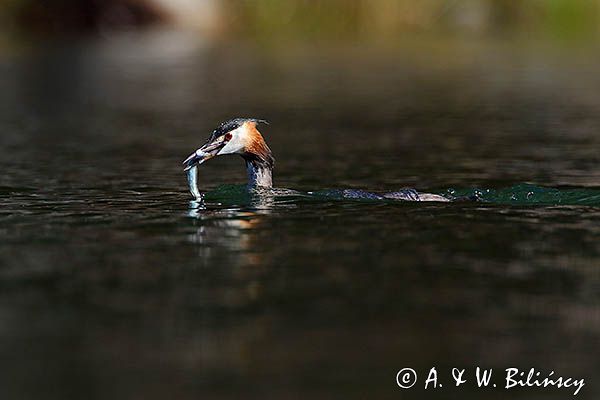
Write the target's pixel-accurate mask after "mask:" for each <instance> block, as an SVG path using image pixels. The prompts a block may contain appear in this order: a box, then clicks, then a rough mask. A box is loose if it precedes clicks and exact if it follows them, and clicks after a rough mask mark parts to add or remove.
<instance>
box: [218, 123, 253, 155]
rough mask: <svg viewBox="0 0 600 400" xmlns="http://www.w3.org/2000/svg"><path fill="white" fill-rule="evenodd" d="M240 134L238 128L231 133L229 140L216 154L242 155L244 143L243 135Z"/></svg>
mask: <svg viewBox="0 0 600 400" xmlns="http://www.w3.org/2000/svg"><path fill="white" fill-rule="evenodd" d="M242 133H243V132H240V129H239V128H238V129H236V130H234V131H231V134H232V137H231V140H229V142H227V144H226V145H225V146H224V147H223V148H222V149H221V151H219V153H218V154H233V153H243V151H244V149H245V148H246V142H245V141H244V135H243V134H242Z"/></svg>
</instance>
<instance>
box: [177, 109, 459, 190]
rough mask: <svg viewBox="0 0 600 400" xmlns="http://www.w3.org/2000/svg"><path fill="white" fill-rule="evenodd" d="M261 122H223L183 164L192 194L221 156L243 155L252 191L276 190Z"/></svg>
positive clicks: (272, 159)
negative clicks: (199, 175) (199, 176)
mask: <svg viewBox="0 0 600 400" xmlns="http://www.w3.org/2000/svg"><path fill="white" fill-rule="evenodd" d="M258 123H266V121H264V120H260V119H256V118H234V119H231V120H229V121H225V122H223V123H221V124H220V125H219V126H218V127H217V129H215V130H214V131H213V133H212V134H211V136H210V137H209V138H208V140H207V142H206V143H205V144H204V145H203V146H202V147H200V148H199V149H198V150H196V151H195V152H194V153H192V154H191V155H190V156H189V157H188V158H187V159H185V161H184V162H183V164H184V166H185V171H186V172H187V173H188V182H189V185H190V191H191V192H192V195H193V196H194V197H196V198H200V197H201V195H200V192H199V190H198V188H197V185H196V168H197V166H198V165H200V164H202V163H203V162H205V161H207V160H209V159H211V158H213V157H216V156H220V155H225V154H239V155H240V156H242V158H243V159H244V161H246V170H247V172H248V186H249V187H250V188H272V187H273V167H274V164H275V158H273V153H272V152H271V149H270V148H269V146H267V143H266V142H265V139H264V138H263V136H262V134H261V133H260V132H259V131H258V129H257V124H258ZM334 192H335V194H338V195H341V196H342V197H345V198H353V199H375V200H377V199H381V200H385V199H390V200H403V201H450V200H449V199H448V198H446V197H443V196H440V195H437V194H432V193H419V192H417V191H416V190H415V189H401V190H399V191H397V192H389V193H384V194H377V193H372V192H367V191H364V190H355V189H344V190H336V191H334Z"/></svg>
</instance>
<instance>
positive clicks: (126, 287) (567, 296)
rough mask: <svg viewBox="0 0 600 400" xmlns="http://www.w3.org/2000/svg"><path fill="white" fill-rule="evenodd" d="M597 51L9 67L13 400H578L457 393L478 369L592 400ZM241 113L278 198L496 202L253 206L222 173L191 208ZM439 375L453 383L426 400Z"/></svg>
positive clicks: (461, 50) (485, 46)
mask: <svg viewBox="0 0 600 400" xmlns="http://www.w3.org/2000/svg"><path fill="white" fill-rule="evenodd" d="M440 48H444V49H446V50H444V51H443V52H442V53H443V54H441V55H440V54H439V51H440ZM590 54H591V56H590ZM594 54H596V53H593V52H592V53H590V52H579V51H577V50H568V49H564V48H563V49H555V48H548V47H547V46H543V45H539V44H535V43H529V44H528V43H521V44H519V45H515V44H511V45H509V44H506V43H501V42H491V43H468V42H464V43H454V42H452V41H448V42H444V43H443V45H440V44H439V43H437V42H433V43H432V42H423V43H405V44H398V46H397V47H395V48H393V49H365V48H363V47H361V46H358V45H357V46H344V47H342V48H340V47H335V48H329V47H327V46H326V45H320V46H315V47H310V46H303V47H298V48H294V49H292V50H290V49H277V48H275V49H272V48H267V49H265V48H258V47H252V46H250V45H247V44H244V43H222V44H210V43H209V44H203V43H198V42H196V41H193V40H191V39H190V38H187V37H182V36H179V35H176V34H170V33H166V34H162V33H161V34H148V35H145V36H127V35H125V36H122V37H115V38H111V39H105V40H103V41H87V42H82V43H77V44H70V45H68V46H67V45H64V44H62V43H47V44H44V45H43V46H40V47H36V48H31V49H26V50H23V51H18V52H16V53H14V54H5V55H3V56H2V58H0V75H1V77H2V78H1V79H0V100H1V103H0V104H1V105H2V108H1V109H0V145H1V146H0V166H1V168H2V174H0V321H1V322H0V360H2V361H1V362H2V364H1V374H0V376H1V378H0V381H1V386H0V387H2V393H3V395H2V398H11V399H12V398H14V399H27V398H31V399H39V398H52V399H66V398H74V399H79V398H111V399H117V398H139V399H163V398H190V399H192V398H193V399H196V398H256V399H262V398H298V399H305V398H317V399H321V398H322V399H329V398H344V399H353V398H456V397H457V396H460V397H461V398H506V396H509V395H510V396H514V397H518V398H527V399H533V398H540V399H541V398H543V399H547V398H552V399H554V398H556V399H558V398H569V397H571V395H572V390H571V389H569V390H567V389H546V390H539V389H537V390H533V389H529V390H516V389H513V390H511V391H508V392H507V391H504V390H501V389H500V388H498V389H495V390H494V389H487V390H486V389H476V388H475V387H474V384H473V383H472V382H469V383H468V384H466V385H465V387H464V388H463V387H461V388H460V389H462V390H459V389H452V388H451V387H450V386H453V385H452V381H451V380H450V375H449V368H452V367H461V368H468V371H472V369H473V368H474V367H476V366H482V367H485V368H495V369H497V370H498V374H500V370H503V369H504V368H508V367H522V368H527V369H528V368H531V367H535V368H537V369H538V370H540V371H543V374H544V376H545V374H547V373H548V372H549V371H550V370H555V371H556V374H558V375H563V376H574V377H579V378H581V377H583V378H585V379H586V386H585V387H584V388H583V389H582V391H581V392H580V393H579V395H578V396H577V397H578V398H590V399H591V398H597V396H598V395H599V394H600V389H599V388H600V386H598V385H599V383H598V382H597V379H598V375H599V372H600V362H599V357H598V350H599V349H600V347H599V345H600V343H599V338H600V311H599V310H600V275H599V272H598V271H599V269H598V268H599V266H600V241H599V238H600V169H599V168H598V164H599V162H600V152H599V151H598V149H599V148H600V147H599V146H600V117H599V115H600V114H599V111H600V92H598V90H597V88H598V87H599V86H598V85H599V84H600V77H599V75H598V74H597V70H598V67H600V58H598V57H597V56H594ZM449 55H451V57H449ZM440 57H441V58H440ZM440 59H444V60H445V62H439V60H440ZM436 60H438V61H436ZM237 115H240V116H255V117H261V118H266V119H268V120H270V121H271V125H270V126H268V127H266V128H265V129H264V130H263V133H264V135H265V137H266V138H267V141H268V142H269V144H270V147H271V148H272V149H273V151H274V153H275V156H276V158H277V164H276V170H275V182H276V186H277V187H279V188H293V189H296V190H300V191H303V192H308V191H318V190H327V189H340V188H353V189H367V190H373V191H391V190H397V189H399V188H401V187H406V186H410V187H415V188H417V189H419V190H423V191H431V192H435V193H454V194H460V195H468V194H474V193H479V194H480V195H481V196H482V197H483V198H484V200H486V201H485V202H477V203H474V202H473V203H468V202H466V203H453V204H441V203H428V204H425V203H400V202H389V201H387V202H379V201H355V200H351V199H341V198H327V197H318V196H304V195H297V194H285V193H284V194H279V195H275V196H255V195H252V194H247V193H245V192H243V191H242V190H241V189H240V186H239V185H238V186H236V184H240V183H242V182H243V181H244V180H245V171H244V168H243V162H242V160H241V159H238V158H236V157H230V158H226V157H223V158H221V159H216V160H211V161H210V162H208V163H207V164H206V165H203V166H202V168H201V169H200V183H201V185H203V187H202V188H203V190H206V191H208V192H209V193H208V195H207V204H206V207H205V208H203V209H198V208H195V207H194V206H193V204H191V203H190V200H191V199H190V196H189V194H188V192H187V187H186V180H185V176H184V174H183V172H182V170H181V161H182V159H183V158H184V157H185V156H186V155H187V154H189V153H190V152H191V151H193V150H194V149H195V148H196V147H197V146H198V145H200V144H202V142H203V140H204V139H205V138H206V137H207V136H208V134H209V133H210V131H211V130H212V129H213V128H214V126H215V125H216V124H217V123H218V122H220V121H221V120H223V119H226V118H229V117H232V116H237ZM223 185H224V186H223ZM449 191H450V192H449ZM432 366H435V367H437V368H438V370H439V371H440V381H441V382H442V383H444V389H440V390H435V391H434V390H428V391H424V390H423V382H424V375H423V374H424V373H425V372H426V371H427V370H428V369H429V368H430V367H432ZM404 367H412V368H414V369H416V370H417V372H419V376H420V381H419V383H418V384H417V386H415V388H413V389H410V390H405V391H403V390H401V389H399V388H398V386H397V385H396V382H395V375H396V372H397V371H398V370H400V369H401V368H404ZM467 374H471V375H472V373H471V372H467ZM498 381H499V382H498V383H499V386H500V385H501V383H502V382H501V380H500V378H499V379H498Z"/></svg>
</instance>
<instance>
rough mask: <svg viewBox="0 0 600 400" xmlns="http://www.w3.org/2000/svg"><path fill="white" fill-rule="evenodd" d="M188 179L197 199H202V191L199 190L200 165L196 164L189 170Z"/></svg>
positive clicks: (191, 191)
mask: <svg viewBox="0 0 600 400" xmlns="http://www.w3.org/2000/svg"><path fill="white" fill-rule="evenodd" d="M187 180H188V185H189V187H190V193H191V194H192V196H194V199H196V200H202V193H200V190H198V166H197V165H194V166H193V167H191V168H190V169H188V170H187Z"/></svg>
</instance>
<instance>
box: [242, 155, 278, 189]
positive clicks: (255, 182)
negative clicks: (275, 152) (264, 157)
mask: <svg viewBox="0 0 600 400" xmlns="http://www.w3.org/2000/svg"><path fill="white" fill-rule="evenodd" d="M246 170H247V171H248V186H249V187H265V188H270V187H273V170H272V167H270V166H269V165H266V164H263V163H258V162H255V161H250V160H246Z"/></svg>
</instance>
